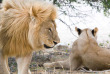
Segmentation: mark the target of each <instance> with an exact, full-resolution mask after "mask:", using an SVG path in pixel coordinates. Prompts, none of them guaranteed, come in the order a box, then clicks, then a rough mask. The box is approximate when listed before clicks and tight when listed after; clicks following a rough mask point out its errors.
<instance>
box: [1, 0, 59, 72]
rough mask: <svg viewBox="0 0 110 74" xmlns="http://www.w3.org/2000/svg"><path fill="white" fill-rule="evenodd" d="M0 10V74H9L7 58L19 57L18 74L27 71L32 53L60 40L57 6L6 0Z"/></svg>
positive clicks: (32, 1)
mask: <svg viewBox="0 0 110 74" xmlns="http://www.w3.org/2000/svg"><path fill="white" fill-rule="evenodd" d="M3 1H4V2H3V8H2V10H1V12H0V26H1V30H0V74H10V73H9V71H8V67H7V63H6V62H7V58H8V57H12V56H14V57H16V61H17V65H18V74H28V66H29V64H30V61H31V57H32V56H31V54H32V52H33V51H35V50H42V49H47V48H53V47H54V46H55V45H56V44H57V43H59V42H60V39H59V37H58V34H57V31H56V24H55V19H56V8H55V6H54V5H52V4H49V3H45V2H38V1H36V0H3Z"/></svg>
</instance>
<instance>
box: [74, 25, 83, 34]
mask: <svg viewBox="0 0 110 74" xmlns="http://www.w3.org/2000/svg"><path fill="white" fill-rule="evenodd" d="M75 30H76V31H77V32H78V35H80V34H81V32H82V30H81V29H79V28H77V27H75Z"/></svg>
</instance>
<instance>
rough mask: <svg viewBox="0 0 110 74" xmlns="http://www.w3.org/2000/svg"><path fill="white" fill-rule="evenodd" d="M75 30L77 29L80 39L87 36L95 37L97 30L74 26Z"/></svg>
mask: <svg viewBox="0 0 110 74" xmlns="http://www.w3.org/2000/svg"><path fill="white" fill-rule="evenodd" d="M75 30H76V31H77V33H78V35H79V37H80V38H82V39H88V38H94V39H97V32H98V28H97V27H96V28H94V29H89V28H86V29H83V30H81V29H80V28H77V27H75Z"/></svg>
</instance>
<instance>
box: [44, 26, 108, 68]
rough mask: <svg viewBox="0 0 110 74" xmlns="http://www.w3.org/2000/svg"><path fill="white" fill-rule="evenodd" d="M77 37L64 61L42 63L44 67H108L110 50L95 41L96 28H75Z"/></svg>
mask: <svg viewBox="0 0 110 74" xmlns="http://www.w3.org/2000/svg"><path fill="white" fill-rule="evenodd" d="M75 29H76V31H77V32H78V34H79V38H78V39H77V40H76V41H75V42H74V43H73V46H72V50H71V54H70V56H69V58H68V59H67V60H65V61H58V62H52V63H44V66H45V67H63V68H69V69H71V70H76V69H78V68H79V67H81V66H85V67H87V68H89V69H92V70H105V69H110V50H108V49H105V48H101V47H100V46H98V43H97V41H96V33H97V31H98V28H95V29H93V30H91V29H88V28H87V29H84V30H81V29H79V28H75Z"/></svg>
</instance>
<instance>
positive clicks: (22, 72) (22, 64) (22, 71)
mask: <svg viewBox="0 0 110 74" xmlns="http://www.w3.org/2000/svg"><path fill="white" fill-rule="evenodd" d="M31 59H32V54H30V55H28V56H25V57H19V58H17V59H16V61H17V65H18V74H31V72H30V70H29V65H30V62H31Z"/></svg>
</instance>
